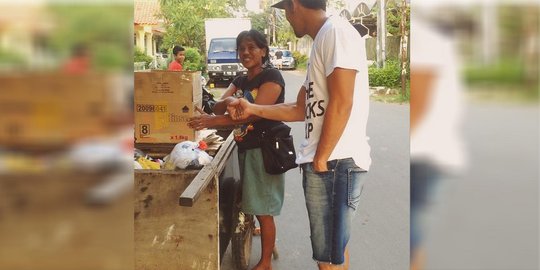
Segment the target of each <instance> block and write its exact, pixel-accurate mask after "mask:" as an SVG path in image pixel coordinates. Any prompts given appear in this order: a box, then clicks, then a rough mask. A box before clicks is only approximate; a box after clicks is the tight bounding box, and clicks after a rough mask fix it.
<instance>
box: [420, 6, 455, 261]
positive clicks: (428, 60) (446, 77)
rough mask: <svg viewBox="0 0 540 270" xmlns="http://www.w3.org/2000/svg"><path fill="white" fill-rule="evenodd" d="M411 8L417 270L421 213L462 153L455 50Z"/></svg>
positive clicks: (422, 222)
mask: <svg viewBox="0 0 540 270" xmlns="http://www.w3.org/2000/svg"><path fill="white" fill-rule="evenodd" d="M418 8H420V6H418ZM412 10H414V11H413V13H412V15H413V17H412V18H414V19H413V21H414V24H411V45H412V46H411V102H410V103H411V104H410V105H411V107H410V108H411V119H410V126H411V128H410V133H411V136H410V140H411V142H410V152H411V167H410V173H411V196H410V199H411V204H410V213H411V229H410V237H411V238H410V253H411V259H410V260H411V267H410V269H411V270H421V269H424V264H425V257H426V256H425V254H424V250H423V245H424V242H425V240H424V238H425V230H426V225H427V224H426V222H425V216H426V214H428V211H427V210H428V209H429V206H430V205H431V204H432V202H433V201H434V195H436V193H437V192H435V191H436V190H439V189H440V188H441V187H440V185H441V184H442V183H443V181H444V180H446V181H448V180H450V179H452V178H454V177H456V176H459V174H460V173H462V172H463V170H464V169H465V167H466V153H465V151H464V149H465V148H464V145H463V142H462V138H461V137H462V136H461V134H460V130H461V126H460V125H461V119H462V117H463V109H464V108H463V85H462V81H461V77H460V73H459V67H460V61H459V60H460V59H459V55H458V53H457V51H456V46H455V44H454V42H453V40H452V38H451V37H450V36H448V34H444V33H442V31H441V29H440V28H436V27H435V26H434V25H433V23H430V22H429V21H427V19H426V18H425V15H423V14H421V13H418V9H416V8H413V9H412ZM441 52H444V53H441Z"/></svg>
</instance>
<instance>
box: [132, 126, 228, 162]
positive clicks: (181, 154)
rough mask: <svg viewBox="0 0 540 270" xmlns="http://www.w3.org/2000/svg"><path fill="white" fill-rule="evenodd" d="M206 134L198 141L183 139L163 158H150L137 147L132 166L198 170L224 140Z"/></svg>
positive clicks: (214, 153)
mask: <svg viewBox="0 0 540 270" xmlns="http://www.w3.org/2000/svg"><path fill="white" fill-rule="evenodd" d="M215 132H216V131H215V130H213V131H212V133H210V134H208V135H207V136H206V137H204V138H203V139H202V140H200V141H199V142H194V141H183V142H180V143H178V144H176V145H175V146H174V148H173V150H172V151H171V153H170V154H169V155H167V156H165V157H164V158H163V159H159V158H152V157H150V156H149V155H147V154H145V153H144V152H143V151H141V150H139V149H135V153H134V168H135V169H136V170H141V169H145V170H160V169H164V170H176V169H193V170H198V169H201V168H202V167H204V165H206V164H209V163H210V162H212V159H213V156H215V155H216V153H217V151H218V149H219V147H220V146H221V144H223V142H224V140H223V138H222V137H221V136H219V135H217V134H216V133H215Z"/></svg>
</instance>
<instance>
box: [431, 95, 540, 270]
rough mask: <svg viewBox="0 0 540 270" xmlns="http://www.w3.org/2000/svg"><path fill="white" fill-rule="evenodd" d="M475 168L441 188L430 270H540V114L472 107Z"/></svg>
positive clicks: (466, 135) (521, 108)
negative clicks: (539, 258)
mask: <svg viewBox="0 0 540 270" xmlns="http://www.w3.org/2000/svg"><path fill="white" fill-rule="evenodd" d="M467 105H468V106H467V107H468V109H467V113H466V117H465V119H464V122H463V139H464V142H465V143H466V146H467V150H468V151H467V152H468V156H469V166H468V167H469V168H468V171H467V173H466V174H464V175H463V176H462V177H460V178H457V179H448V180H449V181H445V183H443V186H442V188H441V191H442V192H441V193H440V194H439V196H438V200H437V203H436V204H435V205H434V208H432V211H431V217H430V219H429V221H430V224H432V227H431V229H430V230H428V232H427V233H428V234H427V235H428V238H427V239H426V240H427V243H426V244H427V248H428V264H427V269H432V270H446V269H452V270H465V269H490V270H507V269H517V270H537V269H539V267H540V265H539V261H538V254H540V250H539V240H540V238H539V232H538V228H539V213H540V210H539V204H538V197H539V184H538V181H539V171H538V164H540V163H539V149H540V148H539V144H538V143H539V142H538V138H539V130H540V129H539V123H540V122H539V116H540V114H539V107H538V105H509V104H487V103H478V102H474V103H473V102H468V104H467Z"/></svg>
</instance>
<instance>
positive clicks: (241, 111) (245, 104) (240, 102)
mask: <svg viewBox="0 0 540 270" xmlns="http://www.w3.org/2000/svg"><path fill="white" fill-rule="evenodd" d="M252 107H253V105H252V104H251V103H250V102H249V101H247V100H246V99H243V98H240V99H237V100H235V101H232V102H230V103H229V105H227V111H228V112H229V116H230V117H231V118H232V119H233V120H244V119H246V118H248V117H250V116H251V115H254V114H253V112H252V110H253V109H252Z"/></svg>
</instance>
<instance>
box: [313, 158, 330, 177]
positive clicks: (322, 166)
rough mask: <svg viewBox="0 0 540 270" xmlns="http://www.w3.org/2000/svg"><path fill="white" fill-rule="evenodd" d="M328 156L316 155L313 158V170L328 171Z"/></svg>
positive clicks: (317, 171) (318, 171)
mask: <svg viewBox="0 0 540 270" xmlns="http://www.w3.org/2000/svg"><path fill="white" fill-rule="evenodd" d="M327 162H328V158H326V159H325V158H321V157H318V156H317V155H315V157H314V158H313V170H314V171H315V172H316V173H321V172H326V171H328V163H327Z"/></svg>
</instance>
